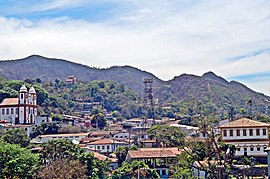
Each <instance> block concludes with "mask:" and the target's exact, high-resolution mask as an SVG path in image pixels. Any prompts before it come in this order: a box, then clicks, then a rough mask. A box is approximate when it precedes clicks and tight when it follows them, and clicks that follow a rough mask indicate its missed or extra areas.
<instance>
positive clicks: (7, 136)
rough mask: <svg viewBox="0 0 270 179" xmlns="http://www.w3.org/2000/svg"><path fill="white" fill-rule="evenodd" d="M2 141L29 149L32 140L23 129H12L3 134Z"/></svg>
mask: <svg viewBox="0 0 270 179" xmlns="http://www.w3.org/2000/svg"><path fill="white" fill-rule="evenodd" d="M1 139H3V140H4V141H5V142H7V143H10V144H18V145H19V146H21V147H27V146H28V145H29V144H30V139H29V137H28V136H27V133H26V132H25V131H24V130H23V129H19V128H18V129H12V130H8V131H6V132H4V133H3V135H2V137H1Z"/></svg>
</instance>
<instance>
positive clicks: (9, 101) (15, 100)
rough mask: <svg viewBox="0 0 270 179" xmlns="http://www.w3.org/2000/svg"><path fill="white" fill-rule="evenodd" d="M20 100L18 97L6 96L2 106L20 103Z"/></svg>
mask: <svg viewBox="0 0 270 179" xmlns="http://www.w3.org/2000/svg"><path fill="white" fill-rule="evenodd" d="M18 102H19V99H18V98H5V99H3V101H2V103H1V104H0V106H3V105H18Z"/></svg>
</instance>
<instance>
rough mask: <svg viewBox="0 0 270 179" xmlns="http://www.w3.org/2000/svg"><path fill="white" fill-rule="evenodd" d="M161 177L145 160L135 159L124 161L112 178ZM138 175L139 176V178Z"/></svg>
mask: <svg viewBox="0 0 270 179" xmlns="http://www.w3.org/2000/svg"><path fill="white" fill-rule="evenodd" d="M138 176H139V177H142V178H149V179H150V178H151V179H154V178H155V179H156V178H160V177H159V175H158V173H157V172H156V170H154V169H150V168H149V166H148V165H147V164H145V163H144V162H143V161H136V160H133V161H132V162H131V163H130V162H124V163H123V165H122V166H121V167H120V168H118V169H117V170H114V171H113V172H112V176H111V178H112V179H131V178H137V177H138ZM139 177H138V178H139Z"/></svg>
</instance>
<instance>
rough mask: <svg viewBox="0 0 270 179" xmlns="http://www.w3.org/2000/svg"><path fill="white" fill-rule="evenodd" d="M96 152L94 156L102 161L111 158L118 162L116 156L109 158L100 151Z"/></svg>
mask: <svg viewBox="0 0 270 179" xmlns="http://www.w3.org/2000/svg"><path fill="white" fill-rule="evenodd" d="M92 153H93V154H94V158H96V159H98V160H101V161H105V160H106V159H108V160H110V161H111V162H114V163H116V162H117V161H118V160H117V159H116V158H109V157H107V156H105V155H102V154H100V153H98V152H92Z"/></svg>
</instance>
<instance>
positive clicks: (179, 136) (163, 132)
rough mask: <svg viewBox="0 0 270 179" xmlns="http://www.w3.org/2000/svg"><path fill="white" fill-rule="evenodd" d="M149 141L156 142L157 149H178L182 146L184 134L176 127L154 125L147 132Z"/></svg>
mask: <svg viewBox="0 0 270 179" xmlns="http://www.w3.org/2000/svg"><path fill="white" fill-rule="evenodd" d="M147 134H148V135H149V137H150V138H151V139H155V140H156V141H157V145H158V146H159V147H179V146H181V145H183V144H184V137H185V135H184V133H183V132H182V131H181V130H179V129H178V128H177V127H172V126H165V125H154V126H152V127H151V128H150V129H148V130H147Z"/></svg>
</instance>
